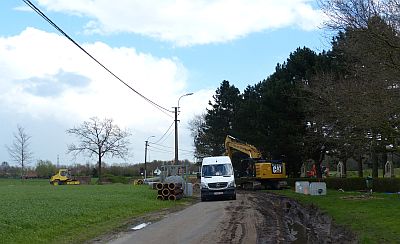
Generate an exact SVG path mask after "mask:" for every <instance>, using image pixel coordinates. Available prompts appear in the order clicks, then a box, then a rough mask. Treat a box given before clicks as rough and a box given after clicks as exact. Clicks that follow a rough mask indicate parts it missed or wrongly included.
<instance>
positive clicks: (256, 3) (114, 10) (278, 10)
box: [38, 0, 324, 46]
mask: <svg viewBox="0 0 400 244" xmlns="http://www.w3.org/2000/svg"><path fill="white" fill-rule="evenodd" d="M38 2H39V4H40V5H41V6H42V7H45V8H47V11H56V12H62V13H68V14H73V15H77V16H85V17H88V18H89V19H90V20H89V22H88V23H87V24H86V26H85V28H86V29H85V32H86V33H103V34H106V33H118V32H128V33H135V34H139V35H144V36H148V37H152V38H155V39H158V40H161V41H167V42H171V43H174V44H175V45H178V46H191V45H199V44H210V43H221V42H228V41H231V40H235V39H237V38H241V37H244V36H246V35H249V34H251V33H254V32H261V31H267V30H274V29H278V28H285V27H295V28H301V29H303V30H313V29H316V28H317V27H318V26H319V25H320V24H321V23H322V21H323V19H324V15H323V13H322V11H320V10H318V9H316V8H314V7H313V3H314V1H312V0H192V1H183V0H163V1H158V0H147V1H141V0H120V1H118V4H115V3H114V2H110V1H107V0H80V1H71V0H51V1H50V0H38Z"/></svg>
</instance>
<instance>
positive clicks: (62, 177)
mask: <svg viewBox="0 0 400 244" xmlns="http://www.w3.org/2000/svg"><path fill="white" fill-rule="evenodd" d="M50 184H52V185H55V186H57V185H80V184H81V182H80V181H79V180H77V179H75V178H73V177H72V176H71V171H70V170H68V169H59V170H58V173H57V174H55V175H53V176H52V177H51V178H50Z"/></svg>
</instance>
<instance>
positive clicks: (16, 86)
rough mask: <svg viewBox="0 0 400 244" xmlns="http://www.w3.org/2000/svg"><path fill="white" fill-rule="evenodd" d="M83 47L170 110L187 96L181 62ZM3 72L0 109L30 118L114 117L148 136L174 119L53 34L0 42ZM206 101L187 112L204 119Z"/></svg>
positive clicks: (129, 51)
mask: <svg viewBox="0 0 400 244" xmlns="http://www.w3.org/2000/svg"><path fill="white" fill-rule="evenodd" d="M82 46H83V47H84V48H85V49H86V50H88V51H89V52H90V53H91V54H92V55H94V56H95V57H96V58H97V59H98V60H100V62H102V63H103V64H104V65H105V66H107V67H108V68H109V69H110V70H112V71H113V72H114V73H115V74H117V75H118V76H119V77H120V78H121V79H122V80H124V81H125V82H126V83H127V84H129V85H130V86H131V87H133V88H134V89H136V90H137V91H138V92H140V93H141V94H143V95H145V96H146V97H147V98H149V99H151V100H153V101H155V102H156V103H158V104H160V105H162V106H163V107H165V108H167V109H171V108H172V107H173V106H176V102H177V98H178V97H179V96H180V95H181V94H184V93H185V92H186V91H185V88H186V82H187V79H188V73H187V70H186V68H185V67H184V66H183V64H181V63H180V61H179V60H178V59H177V58H159V57H155V56H152V55H150V54H147V53H138V52H137V51H136V50H135V49H134V48H129V47H119V48H113V47H110V46H108V45H107V44H105V43H102V42H96V43H86V44H83V45H82ZM0 72H1V73H2V74H4V75H2V76H1V77H0V102H1V106H3V107H5V108H8V109H10V110H14V111H18V112H21V113H26V114H30V115H31V116H32V117H42V116H43V117H52V118H58V119H59V120H60V121H64V120H66V118H67V120H72V121H73V122H76V121H79V120H85V119H87V118H89V117H91V116H98V117H100V118H101V117H111V118H114V119H115V120H116V121H117V122H118V123H121V124H122V125H124V126H131V127H133V128H135V127H139V128H143V129H144V130H146V129H150V130H153V128H164V127H165V126H163V125H165V123H166V124H168V125H169V121H172V120H173V118H172V117H170V116H173V114H172V113H168V112H167V114H169V116H167V115H165V114H163V113H161V112H160V111H159V110H158V109H156V108H155V107H154V106H152V105H151V104H150V103H148V102H146V101H145V100H144V99H143V98H142V97H140V96H139V95H137V94H136V93H134V92H133V91H131V90H130V89H129V88H128V87H126V86H125V85H124V84H122V83H121V82H120V81H118V80H117V79H116V78H114V77H113V76H111V75H110V74H109V73H108V72H106V71H105V70H104V69H103V68H101V67H100V66H99V65H98V64H96V63H95V62H94V61H93V60H91V59H90V58H89V57H88V56H86V55H85V54H84V53H83V52H81V51H80V50H79V49H78V48H76V47H75V46H73V45H72V44H70V43H69V42H68V41H66V40H65V39H64V38H63V37H61V36H58V35H56V34H53V33H47V32H44V31H41V30H37V29H34V28H27V29H26V30H24V31H23V32H22V33H20V34H19V35H17V36H12V37H7V38H5V37H3V38H1V37H0ZM203 95H204V94H203ZM194 96H195V95H194ZM200 99H204V97H202V98H200ZM208 99H209V98H208V97H207V98H206V99H205V100H204V101H203V103H201V102H199V103H193V104H192V107H191V108H190V110H189V111H198V112H199V113H200V112H201V111H202V110H204V108H205V106H206V104H207V101H208ZM160 130H162V129H160Z"/></svg>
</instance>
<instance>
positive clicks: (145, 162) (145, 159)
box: [144, 136, 155, 179]
mask: <svg viewBox="0 0 400 244" xmlns="http://www.w3.org/2000/svg"><path fill="white" fill-rule="evenodd" d="M152 137H155V136H149V137H148V138H147V139H146V141H144V142H145V143H144V179H146V178H147V168H146V166H147V146H148V145H149V139H150V138H152Z"/></svg>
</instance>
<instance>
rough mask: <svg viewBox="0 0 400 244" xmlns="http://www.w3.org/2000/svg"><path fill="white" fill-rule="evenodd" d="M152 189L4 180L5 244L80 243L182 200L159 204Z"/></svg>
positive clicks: (0, 234) (0, 216)
mask: <svg viewBox="0 0 400 244" xmlns="http://www.w3.org/2000/svg"><path fill="white" fill-rule="evenodd" d="M156 195H157V193H156V192H155V191H154V190H151V189H150V188H149V187H148V186H133V185H122V184H110V185H78V186H73V185H72V186H66V185H64V186H51V185H49V182H48V180H26V181H25V182H24V183H21V180H4V179H0V199H1V201H0V240H1V241H0V242H1V243H80V242H83V241H85V240H89V239H92V238H94V237H96V236H99V235H101V234H104V233H105V232H107V231H109V230H112V229H115V228H117V227H120V226H121V225H123V224H124V223H125V222H126V221H127V220H129V219H131V218H133V217H135V216H139V215H142V214H145V213H147V212H151V211H156V210H159V209H164V208H170V207H174V206H176V205H178V204H182V203H184V201H178V202H173V201H159V200H157V199H156Z"/></svg>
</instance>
